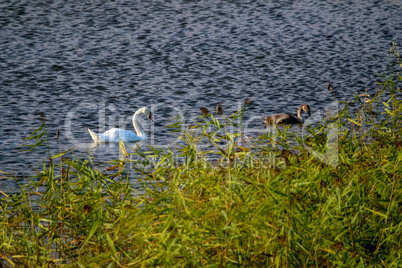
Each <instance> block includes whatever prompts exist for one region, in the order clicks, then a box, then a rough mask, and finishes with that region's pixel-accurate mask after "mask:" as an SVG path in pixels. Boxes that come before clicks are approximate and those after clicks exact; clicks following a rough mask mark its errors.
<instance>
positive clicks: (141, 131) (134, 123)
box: [133, 111, 147, 137]
mask: <svg viewBox="0 0 402 268" xmlns="http://www.w3.org/2000/svg"><path fill="white" fill-rule="evenodd" d="M140 113H141V111H137V112H136V113H135V114H134V116H133V125H134V128H135V131H136V132H137V136H139V137H146V136H147V135H146V134H145V132H144V131H143V130H142V128H141V125H139V124H138V122H137V116H138V115H139V114H140Z"/></svg>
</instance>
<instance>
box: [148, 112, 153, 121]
mask: <svg viewBox="0 0 402 268" xmlns="http://www.w3.org/2000/svg"><path fill="white" fill-rule="evenodd" d="M149 120H151V121H152V122H153V121H154V119H153V118H152V113H150V114H149Z"/></svg>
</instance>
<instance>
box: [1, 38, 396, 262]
mask: <svg viewBox="0 0 402 268" xmlns="http://www.w3.org/2000/svg"><path fill="white" fill-rule="evenodd" d="M391 53H392V55H393V59H395V58H396V59H397V60H398V64H399V65H400V67H402V60H401V58H400V57H399V54H398V53H397V50H396V44H395V43H393V46H392V49H391ZM401 80H402V74H401V73H400V72H398V73H395V74H392V75H388V76H387V77H383V82H380V83H378V86H379V87H378V90H377V92H376V93H375V94H374V95H372V96H368V94H367V93H366V94H365V96H363V97H364V98H362V96H356V98H355V100H354V101H352V102H339V108H336V109H335V110H333V113H332V114H330V113H327V114H326V116H324V119H323V120H322V122H318V123H316V124H312V125H309V126H306V127H305V129H306V130H308V137H307V138H303V137H301V136H300V135H297V134H294V133H292V132H291V129H290V128H289V127H283V126H280V127H279V126H278V127H275V126H274V127H272V130H275V131H266V132H264V133H265V134H263V135H260V136H259V137H258V138H256V139H253V140H247V138H246V137H245V136H244V135H243V133H241V130H242V118H243V115H244V113H245V112H247V105H248V103H245V104H244V105H243V106H242V108H241V109H240V110H239V111H238V112H237V113H235V114H233V115H231V116H227V117H226V116H225V115H219V116H218V115H217V116H216V117H214V116H213V115H210V114H208V115H203V116H200V118H199V122H198V124H197V125H196V126H192V127H190V128H185V127H183V126H182V125H181V122H180V121H176V122H175V123H173V124H172V125H171V128H172V131H177V133H178V136H179V138H180V139H181V142H180V146H179V148H177V150H175V151H173V150H172V151H171V150H162V149H158V148H152V147H149V148H147V151H140V150H136V151H133V152H131V151H132V150H130V148H128V147H127V146H126V145H125V144H124V143H122V142H120V144H119V146H120V152H121V155H122V158H121V159H118V160H115V161H111V162H109V163H107V165H108V167H107V168H106V169H105V168H99V167H98V166H97V165H96V164H94V162H93V161H92V159H91V157H89V156H88V157H87V159H79V158H75V157H66V156H67V155H69V154H70V151H66V152H60V153H59V154H56V155H50V153H49V155H48V156H45V157H44V159H45V160H44V161H43V167H42V169H41V170H35V171H34V172H35V174H34V176H33V177H32V178H31V179H30V181H29V182H28V183H26V184H21V185H20V192H19V193H16V194H7V193H5V192H3V191H1V190H0V267H58V266H66V267H70V266H71V267H99V266H101V267H200V266H206V267H400V266H401V265H402V239H401V238H402V187H401V186H402V185H401V184H402V128H401V126H402V124H401V123H402V100H401V96H402V92H401V89H400V88H399V87H400V84H401ZM331 90H332V87H331ZM335 92H336V88H335ZM352 106H353V107H354V109H350V107H352ZM356 107H358V108H357V109H355V108H356ZM352 110H353V111H352ZM228 129H230V130H233V129H236V130H237V131H228ZM57 137H58V138H60V137H59V135H57ZM239 140H241V142H239ZM27 141H34V142H33V144H31V145H29V146H28V147H27V149H28V150H34V149H35V148H36V147H38V146H46V144H47V142H48V138H47V133H46V122H45V120H44V121H43V123H42V125H41V126H40V127H39V128H38V129H37V130H36V131H35V132H34V133H32V134H31V135H30V136H29V137H28V138H27ZM200 143H202V144H203V145H204V144H208V145H209V147H208V148H209V149H208V150H199V144H200ZM211 156H213V159H214V160H211ZM177 159H181V161H177ZM133 169H134V170H135V174H136V175H135V176H136V179H137V180H138V182H139V183H140V184H141V186H142V189H143V191H141V192H138V191H137V190H136V189H134V187H133V185H132V184H131V183H130V180H132V178H131V176H133V174H132V173H129V172H127V170H133ZM1 176H2V177H7V176H8V175H7V174H6V173H4V172H2V173H1ZM10 179H13V178H10Z"/></svg>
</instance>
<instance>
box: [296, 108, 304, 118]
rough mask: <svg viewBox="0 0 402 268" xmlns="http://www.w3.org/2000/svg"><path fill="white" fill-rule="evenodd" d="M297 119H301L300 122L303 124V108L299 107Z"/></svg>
mask: <svg viewBox="0 0 402 268" xmlns="http://www.w3.org/2000/svg"><path fill="white" fill-rule="evenodd" d="M297 117H298V118H299V119H300V121H302V122H303V117H302V107H299V109H298V110H297Z"/></svg>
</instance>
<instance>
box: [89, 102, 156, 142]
mask: <svg viewBox="0 0 402 268" xmlns="http://www.w3.org/2000/svg"><path fill="white" fill-rule="evenodd" d="M140 114H145V115H147V116H148V117H149V119H150V120H151V121H153V120H152V113H151V111H150V110H149V109H148V108H147V107H142V108H141V109H139V110H138V111H136V112H135V114H134V116H133V125H134V129H135V131H136V132H137V134H135V133H134V132H131V131H128V130H125V129H120V128H112V129H109V130H108V131H106V132H104V133H103V134H97V133H95V132H93V131H92V130H90V129H89V128H88V131H89V134H91V137H92V139H93V140H94V142H97V143H102V142H119V140H122V141H123V142H135V141H141V140H146V139H147V135H146V134H145V132H144V131H143V130H142V128H141V126H140V125H138V123H137V116H138V115H140Z"/></svg>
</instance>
